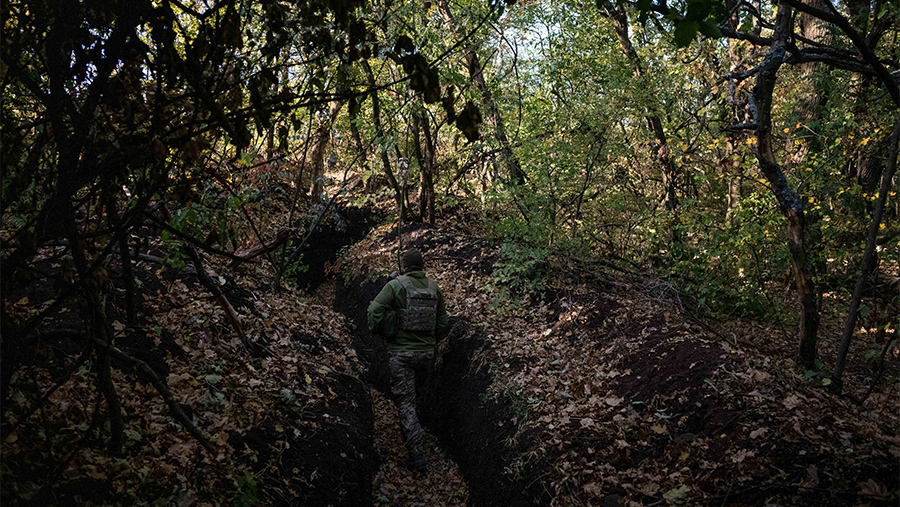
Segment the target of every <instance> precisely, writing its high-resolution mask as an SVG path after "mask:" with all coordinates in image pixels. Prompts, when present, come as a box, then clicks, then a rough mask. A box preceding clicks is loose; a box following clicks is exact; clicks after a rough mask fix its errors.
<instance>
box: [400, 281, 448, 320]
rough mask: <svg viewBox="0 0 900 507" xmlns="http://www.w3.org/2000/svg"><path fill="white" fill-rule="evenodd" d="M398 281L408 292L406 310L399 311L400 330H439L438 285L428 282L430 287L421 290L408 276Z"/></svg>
mask: <svg viewBox="0 0 900 507" xmlns="http://www.w3.org/2000/svg"><path fill="white" fill-rule="evenodd" d="M397 281H399V282H400V284H401V285H403V288H404V289H405V290H406V308H400V309H398V310H397V317H399V318H400V329H403V330H404V331H434V330H435V329H436V328H437V305H438V289H437V284H436V283H434V282H433V281H432V280H428V287H426V288H424V289H420V288H418V287H416V286H414V285H413V284H412V280H410V278H409V277H408V276H406V275H403V276H398V277H397Z"/></svg>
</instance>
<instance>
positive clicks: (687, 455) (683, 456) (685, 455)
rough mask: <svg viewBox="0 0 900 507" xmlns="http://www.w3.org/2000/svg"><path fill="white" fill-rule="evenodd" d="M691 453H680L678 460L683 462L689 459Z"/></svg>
mask: <svg viewBox="0 0 900 507" xmlns="http://www.w3.org/2000/svg"><path fill="white" fill-rule="evenodd" d="M690 455H691V453H689V452H687V451H681V456H679V457H678V459H679V460H681V461H684V460H686V459H688V458H689V457H690Z"/></svg>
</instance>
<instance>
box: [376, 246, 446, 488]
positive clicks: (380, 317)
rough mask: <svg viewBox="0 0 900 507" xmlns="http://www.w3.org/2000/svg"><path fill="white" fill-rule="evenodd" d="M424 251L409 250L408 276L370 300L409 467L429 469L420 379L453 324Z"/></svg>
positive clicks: (404, 263)
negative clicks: (421, 416) (418, 392)
mask: <svg viewBox="0 0 900 507" xmlns="http://www.w3.org/2000/svg"><path fill="white" fill-rule="evenodd" d="M424 265H425V262H424V259H423V258H422V252H420V251H419V250H418V249H416V248H413V249H411V250H409V251H407V252H406V253H405V254H403V259H402V266H403V274H402V275H401V276H398V277H397V278H394V279H393V280H391V281H390V282H388V283H387V285H385V286H384V289H382V290H381V292H380V293H379V294H378V295H377V296H375V299H373V300H372V302H371V303H370V304H369V309H368V317H369V330H370V331H372V332H378V333H380V334H382V335H383V336H384V337H385V339H386V341H387V348H388V364H389V366H390V371H391V392H392V393H393V395H394V402H395V403H397V406H398V409H399V411H400V424H401V426H402V429H403V441H404V443H405V444H406V449H407V451H409V466H410V467H411V468H412V469H413V470H415V471H417V472H420V473H424V472H425V471H426V469H427V463H428V462H427V460H426V458H425V451H426V448H425V435H424V434H423V433H422V426H421V425H420V424H419V417H418V415H417V414H416V377H419V382H420V383H421V382H423V381H424V379H425V378H426V377H427V375H428V374H429V373H430V372H431V370H432V367H433V364H434V349H435V344H436V338H435V337H436V336H440V333H441V331H443V329H444V328H445V327H446V326H447V310H446V308H445V306H444V294H443V293H442V292H441V289H440V288H439V287H438V286H437V284H436V283H435V282H434V281H433V280H430V279H428V277H426V276H425V271H424Z"/></svg>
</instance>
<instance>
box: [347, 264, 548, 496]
mask: <svg viewBox="0 0 900 507" xmlns="http://www.w3.org/2000/svg"><path fill="white" fill-rule="evenodd" d="M387 282H388V278H387V277H381V278H378V279H375V280H369V279H367V277H365V276H360V277H357V278H355V279H352V280H349V281H346V280H344V279H343V277H341V276H338V283H337V287H336V290H335V308H336V310H338V311H340V312H341V313H343V314H344V315H346V316H347V318H348V319H349V320H350V322H351V323H352V325H353V326H355V330H354V348H355V349H356V352H357V355H358V357H359V358H360V360H361V361H362V362H363V364H364V365H365V368H366V374H365V379H366V380H367V381H368V382H369V383H370V384H371V385H372V386H373V387H374V388H376V389H378V390H379V391H382V392H385V393H389V392H390V375H389V372H388V364H387V348H386V347H385V344H384V341H383V340H382V339H381V338H380V337H378V336H373V335H372V334H371V333H370V332H369V330H368V327H367V320H366V309H367V308H368V304H369V302H370V301H371V300H372V299H373V298H374V297H375V296H376V295H377V294H378V292H379V291H380V290H381V288H382V287H384V285H385V284H386V283H387ZM450 327H451V332H450V334H449V336H448V337H447V338H446V339H447V340H449V342H448V348H447V351H446V352H445V354H444V355H443V358H442V362H441V364H440V366H439V367H437V368H436V371H435V375H434V376H433V377H432V378H431V379H430V382H429V386H428V388H426V389H424V390H423V392H420V399H419V407H420V416H421V420H422V422H423V424H424V425H425V427H426V428H427V429H428V430H429V431H430V432H431V433H432V434H434V435H435V436H436V437H437V438H438V440H439V441H440V443H441V445H442V446H443V447H444V448H445V449H446V450H448V451H449V453H450V455H451V456H452V457H453V459H454V461H456V463H457V464H458V465H459V468H460V470H461V471H462V473H463V475H464V476H465V478H466V481H467V482H468V484H469V505H470V506H475V507H478V506H500V507H503V506H521V505H535V504H541V503H546V502H547V499H546V498H545V497H543V496H542V495H541V494H540V493H539V492H537V491H530V490H529V488H528V485H529V484H535V483H536V482H537V481H534V477H533V475H535V470H518V469H516V467H515V466H514V465H513V463H514V462H515V460H516V456H517V455H518V454H519V452H520V450H521V449H524V448H526V447H527V445H528V442H527V439H526V438H525V437H523V436H517V435H516V432H517V428H516V424H515V414H514V410H513V408H512V404H511V403H510V402H509V400H507V399H504V398H501V399H499V400H493V399H491V398H490V397H489V396H487V389H488V386H489V385H490V383H491V377H490V375H489V373H488V370H487V367H486V366H481V367H480V366H479V365H478V364H476V362H474V361H473V358H474V357H476V356H477V353H478V351H479V350H480V349H481V348H482V347H483V346H484V344H485V337H484V336H483V335H482V334H481V333H479V332H478V331H477V330H475V329H473V328H472V326H470V324H469V323H468V322H467V321H466V320H465V319H461V318H454V317H451V322H450ZM532 489H533V488H532Z"/></svg>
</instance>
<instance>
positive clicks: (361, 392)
mask: <svg viewBox="0 0 900 507" xmlns="http://www.w3.org/2000/svg"><path fill="white" fill-rule="evenodd" d="M330 379H331V381H330V382H329V387H330V388H331V389H332V390H333V391H334V392H335V394H336V395H337V396H336V398H335V401H334V402H333V403H331V404H330V405H329V406H328V407H327V412H326V411H325V410H323V409H318V410H316V411H304V410H303V409H302V407H294V408H293V411H294V414H293V415H294V417H299V418H301V419H303V420H304V421H306V422H307V423H310V422H311V423H313V424H314V425H315V428H316V429H314V430H309V429H308V428H309V427H310V425H304V426H302V427H301V428H302V430H299V431H297V430H292V429H291V428H288V427H282V426H280V425H276V424H274V423H271V422H270V423H268V424H265V425H264V426H263V427H258V428H249V429H248V430H247V431H246V432H244V434H243V435H242V436H238V435H233V436H232V437H231V438H230V439H229V442H228V443H229V445H231V446H232V447H233V448H234V449H235V451H236V452H237V453H239V454H241V458H240V459H242V460H244V461H245V462H247V463H251V464H252V468H253V469H254V470H255V474H256V475H257V476H260V477H262V476H267V477H269V478H270V480H273V481H275V482H276V483H281V484H289V485H290V488H291V491H293V493H294V494H293V495H290V496H282V497H272V496H269V497H268V498H272V499H273V500H272V503H271V504H270V505H284V506H290V505H304V506H310V507H318V506H321V507H326V506H347V507H353V506H366V505H371V504H372V494H371V489H372V478H373V476H374V475H375V470H376V468H377V467H378V457H377V455H376V453H375V449H374V443H373V439H372V435H373V425H374V420H373V416H372V399H371V395H370V393H369V389H368V387H367V386H365V385H364V384H363V383H362V382H360V381H359V380H358V379H356V378H354V377H350V376H347V375H333V376H332V377H330ZM279 410H285V411H289V410H292V408H291V407H281V408H280V409H279ZM285 441H286V442H287V443H288V444H289V446H288V447H279V445H283V443H284V442H285ZM276 443H277V445H276Z"/></svg>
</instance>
